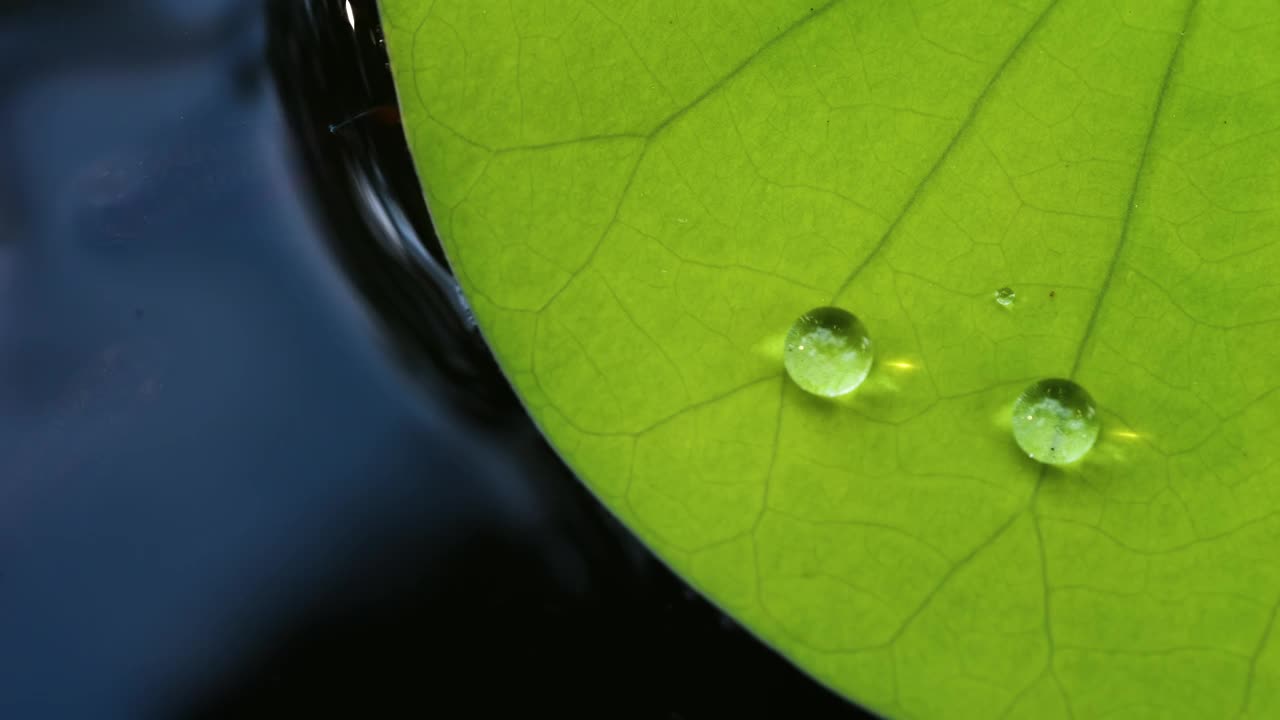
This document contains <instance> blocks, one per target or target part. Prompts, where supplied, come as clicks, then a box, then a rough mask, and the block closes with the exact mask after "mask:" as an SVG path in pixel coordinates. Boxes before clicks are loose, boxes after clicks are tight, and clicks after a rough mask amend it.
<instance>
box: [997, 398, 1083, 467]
mask: <svg viewBox="0 0 1280 720" xmlns="http://www.w3.org/2000/svg"><path fill="white" fill-rule="evenodd" d="M1100 429H1101V425H1100V423H1099V422H1098V409H1097V406H1095V405H1094V403H1093V398H1092V397H1090V395H1089V393H1088V392H1086V391H1085V389H1084V388H1082V387H1080V386H1079V385H1077V384H1076V383H1074V382H1072V381H1070V380H1064V379H1062V378H1049V379H1046V380H1041V381H1039V382H1037V383H1036V384H1034V385H1032V386H1031V387H1028V388H1027V389H1026V390H1023V391H1022V394H1021V395H1019V396H1018V400H1017V402H1015V403H1014V404H1013V438H1014V440H1016V441H1017V443H1018V447H1020V448H1022V451H1023V452H1025V453H1026V454H1027V455H1029V456H1030V457H1031V458H1032V459H1033V460H1037V461H1039V462H1042V463H1045V464H1048V465H1069V464H1071V463H1073V462H1075V461H1077V460H1079V459H1080V458H1082V457H1084V456H1085V454H1086V453H1088V452H1089V450H1090V449H1092V448H1093V444H1094V443H1095V442H1097V440H1098V431H1099V430H1100Z"/></svg>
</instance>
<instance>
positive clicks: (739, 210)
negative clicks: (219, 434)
mask: <svg viewBox="0 0 1280 720" xmlns="http://www.w3.org/2000/svg"><path fill="white" fill-rule="evenodd" d="M383 11H384V19H385V22H386V26H387V35H388V41H389V43H390V49H391V53H392V59H393V65H394V70H395V73H396V78H397V83H398V87H399V90H400V93H401V99H402V104H403V110H404V117H405V121H406V126H407V128H408V133H409V138H410V141H411V144H412V148H413V152H414V154H415V158H416V161H417V163H418V168H419V172H420V175H421V178H422V181H423V184H424V187H425V188H426V193H427V198H428V202H429V204H430V207H431V210H432V214H433V217H434V218H435V221H436V223H437V227H438V229H439V231H440V233H441V236H442V237H443V239H444V242H445V244H446V248H447V251H448V253H449V256H450V258H451V262H452V264H453V267H454V269H455V271H456V273H457V276H458V278H459V280H460V281H461V283H462V285H463V287H464V289H465V291H466V293H467V295H468V297H469V298H470V300H471V302H472V304H473V305H474V309H475V313H476V317H477V318H478V320H479V323H480V326H481V328H482V329H483V331H484V334H485V336H486V338H487V339H488V341H489V342H490V344H491V345H492V347H493V349H494V351H495V353H496V354H497V356H498V359H499V361H500V362H501V364H502V366H503V368H504V369H505V371H506V373H507V375H508V377H509V378H510V380H511V382H512V383H513V384H514V385H515V387H516V389H517V390H518V391H519V393H520V395H521V397H522V398H523V400H524V402H525V403H526V405H527V407H528V409H529V412H530V413H531V414H532V415H533V417H534V418H535V419H536V421H537V422H538V424H539V425H540V426H541V428H542V429H543V431H544V432H545V433H546V435H547V436H548V437H549V438H550V440H551V442H552V443H553V444H554V445H555V447H556V448H557V449H558V450H559V451H560V452H561V453H562V455H563V456H564V458H565V459H566V460H567V461H568V462H569V464H570V465H571V466H572V467H573V468H574V470H575V471H576V472H577V473H578V474H579V476H580V477H581V478H582V479H583V481H584V482H585V483H587V484H588V485H589V486H590V487H591V489H592V490H593V491H594V492H595V493H597V494H598V495H599V496H600V497H601V498H602V499H603V500H604V501H605V502H606V503H607V504H608V505H609V507H610V508H612V509H613V511H614V512H616V513H617V514H618V515H619V516H620V517H621V518H622V519H623V520H624V521H625V522H626V523H627V525H628V526H629V527H631V528H632V529H633V530H634V531H635V532H636V533H637V534H638V535H639V536H640V537H642V538H643V539H644V540H645V542H647V543H648V544H649V545H650V546H651V547H652V548H654V550H655V551H657V553H658V554H659V555H661V556H662V557H663V558H664V559H665V560H666V561H667V562H669V563H670V564H671V566H672V567H674V568H675V569H676V570H677V571H678V572H679V573H680V574H682V575H683V576H684V577H685V578H686V579H687V580H688V581H690V582H691V583H692V584H694V585H695V586H696V587H698V588H699V589H700V590H701V591H702V592H704V593H705V594H706V595H707V596H708V597H710V598H711V599H712V600H714V601H715V602H716V603H718V604H720V605H721V606H722V607H724V608H725V609H726V610H727V611H728V612H730V613H732V614H733V615H734V616H735V617H736V618H737V619H739V620H740V621H742V622H743V623H744V624H745V625H746V626H747V627H749V628H750V629H751V630H752V631H753V632H755V633H757V634H758V635H759V636H760V637H761V638H763V639H764V640H765V641H767V642H768V643H770V644H771V645H772V646H774V647H775V648H777V649H778V650H779V651H780V652H781V653H783V654H784V655H785V656H787V657H788V658H790V659H791V660H792V661H794V662H795V663H796V664H798V665H799V666H800V667H802V668H804V669H805V670H806V671H808V672H810V673H812V674H813V675H814V676H815V677H817V678H818V679H820V680H821V681H822V682H824V683H827V684H828V685H830V686H831V687H833V688H835V689H836V690H838V691H840V692H842V693H844V694H846V695H847V696H848V697H850V698H852V699H854V700H856V701H858V702H860V703H863V704H865V705H866V706H868V707H870V708H872V709H874V710H876V711H879V712H882V713H884V714H887V715H890V716H894V717H919V718H966V717H984V718H985V717H1009V718H1015V717H1018V718H1059V717H1061V718H1066V717H1072V716H1074V717H1081V718H1096V717H1124V718H1134V717H1161V718H1173V717H1229V716H1235V715H1237V714H1239V715H1242V716H1249V717H1260V718H1261V717H1277V716H1280V632H1273V625H1274V624H1275V623H1274V620H1275V615H1276V609H1277V607H1278V606H1280V605H1278V601H1280V488H1277V481H1280V465H1276V464H1275V463H1276V461H1277V459H1280V449H1278V445H1280V393H1278V392H1276V390H1277V388H1280V362H1277V354H1278V351H1280V281H1278V280H1277V271H1278V270H1280V243H1278V242H1277V240H1278V239H1280V212H1278V205H1280V203H1278V202H1277V201H1278V200H1280V122H1278V121H1277V118H1280V4H1277V3H1276V2H1275V0H1198V1H1196V0H1056V1H1052V0H1008V1H1004V2H1000V1H993V0H836V1H835V2H828V3H826V4H822V5H820V6H814V5H812V4H811V3H810V2H795V1H782V0H776V1H772V2H764V1H763V0H761V1H759V2H741V1H734V2H730V1H729V0H698V1H697V2H680V1H678V0H644V1H638V0H632V1H626V0H597V1H596V2H590V1H588V0H574V1H568V0H566V1H564V2H552V1H551V0H538V1H537V2H534V1H532V0H528V1H521V0H513V1H512V2H507V1H506V0H502V1H501V2H499V1H483V0H437V1H435V2H428V1H427V0H384V1H383ZM1004 286H1009V287H1011V288H1013V290H1014V291H1015V292H1016V297H1017V300H1016V302H1015V303H1014V304H1013V306H1011V307H1007V308H1006V307H1003V306H1001V305H1000V304H999V303H997V302H995V300H994V298H993V293H994V292H995V291H996V290H997V289H999V288H1001V287H1004ZM828 303H833V304H837V305H839V306H842V307H845V308H847V309H849V310H851V311H852V312H854V313H855V314H857V315H858V316H859V317H860V318H861V319H862V320H863V321H864V322H865V324H866V325H867V327H868V328H869V330H870V332H871V335H872V337H873V339H874V342H875V347H876V353H877V359H876V365H875V367H874V368H873V370H872V374H871V376H870V378H869V379H868V380H867V382H866V384H864V385H863V387H861V388H860V389H859V390H858V391H857V392H856V393H855V394H854V395H853V396H852V397H851V399H849V400H848V401H843V402H827V401H821V400H818V399H817V398H813V397H811V396H808V395H806V394H805V393H804V392H802V391H800V390H799V389H798V388H797V387H796V386H795V385H794V384H792V383H791V382H790V381H789V380H788V379H787V378H786V376H785V375H784V374H783V371H782V362H781V346H782V338H783V336H784V335H785V333H786V331H787V329H788V328H789V326H790V325H791V323H792V321H793V320H794V319H795V318H796V317H797V316H798V315H800V314H801V313H802V312H804V311H806V310H808V309H810V308H812V307H814V306H818V305H823V304H828ZM1043 377H1070V378H1073V379H1075V380H1076V381H1077V382H1079V383H1080V384H1081V385H1083V386H1084V387H1085V388H1086V389H1087V390H1088V391H1089V393H1091V394H1092V395H1093V397H1094V398H1095V399H1096V400H1097V402H1098V405H1099V409H1100V417H1101V418H1102V422H1103V430H1102V435H1101V437H1100V439H1099V442H1098V445H1097V447H1095V448H1094V450H1093V451H1092V453H1091V454H1090V455H1088V456H1087V457H1086V459H1085V461H1084V462H1083V464H1081V465H1080V466H1078V467H1075V468H1070V469H1066V470H1060V469H1046V468H1044V467H1042V466H1040V465H1037V464H1036V463H1035V462H1033V461H1032V460H1030V459H1029V458H1027V457H1026V456H1025V455H1023V454H1022V453H1020V452H1019V451H1018V449H1017V447H1016V445H1015V444H1014V442H1013V440H1012V438H1011V435H1010V428H1009V422H1008V417H1009V415H1008V414H1009V408H1010V407H1011V404H1012V402H1013V400H1014V399H1015V397H1016V396H1017V394H1018V393H1019V392H1020V391H1021V390H1022V389H1023V388H1024V387H1025V386H1026V385H1028V384H1029V383H1031V382H1033V381H1034V380H1036V379H1038V378H1043Z"/></svg>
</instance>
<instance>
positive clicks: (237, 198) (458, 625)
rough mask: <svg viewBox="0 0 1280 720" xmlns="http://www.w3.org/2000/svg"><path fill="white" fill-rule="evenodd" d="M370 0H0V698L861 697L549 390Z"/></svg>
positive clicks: (479, 706) (327, 710)
mask: <svg viewBox="0 0 1280 720" xmlns="http://www.w3.org/2000/svg"><path fill="white" fill-rule="evenodd" d="M353 5H354V7H353V12H354V15H355V17H356V24H355V27H354V28H352V27H351V26H349V25H348V24H347V20H346V15H345V12H344V9H343V7H342V3H341V2H303V1H302V0H282V1H281V2H277V3H274V4H263V3H260V2H256V1H249V0H150V1H133V2H127V1H126V2H111V3H104V2H96V1H89V0H85V1H83V2H47V1H27V0H9V1H8V2H7V3H6V2H3V0H0V110H2V112H0V718H55V717H68V718H134V717H159V718H170V717H175V718H183V717H210V718H213V717H246V716H268V715H270V716H273V717H281V716H284V717H293V716H306V715H309V716H334V715H343V716H370V715H375V716H382V715H390V714H394V715H395V716H397V717H400V716H410V717H416V716H429V715H433V714H443V715H448V716H456V714H457V713H456V711H453V710H447V709H448V708H456V707H457V706H458V705H459V704H465V707H467V708H469V709H470V711H471V712H473V713H479V712H480V711H481V710H483V709H484V708H486V707H489V706H493V705H508V704H511V703H519V704H520V705H521V706H522V707H523V709H524V710H525V711H526V712H527V713H529V714H532V713H534V712H538V713H541V712H543V711H550V712H552V713H555V714H557V715H559V716H561V717H564V716H580V715H582V714H584V713H586V712H591V713H593V714H597V715H598V716H601V717H652V718H701V717H708V718H710V717H722V716H725V715H729V714H735V713H736V714H747V715H749V716H753V717H755V716H784V715H787V716H790V715H794V714H797V713H799V714H802V715H804V716H806V717H827V716H844V717H847V716H850V715H855V714H856V712H855V711H854V710H852V709H851V708H849V707H848V706H846V705H844V704H843V703H842V702H840V701H839V700H837V699H835V698H833V697H832V696H830V695H829V694H828V693H827V692H826V691H825V690H823V689H821V688H820V687H818V686H817V685H816V684H814V683H813V682H811V681H810V680H808V679H807V678H805V677H804V676H803V675H802V674H800V673H799V672H797V671H796V670H794V669H793V668H791V667H790V666H789V665H788V664H787V663H785V662H783V661H782V660H780V659H779V658H777V657H776V656H775V655H773V654H772V653H771V652H770V651H768V650H767V649H765V648H764V647H763V646H761V645H760V644H758V643H756V642H755V641H754V640H753V639H752V638H751V637H750V636H749V635H748V634H747V633H745V632H743V631H742V630H740V629H738V628H736V627H735V626H734V625H733V624H732V623H731V622H729V621H727V620H726V619H725V618H723V617H722V616H721V615H720V614H719V613H718V612H717V611H716V610H715V609H714V608H712V607H711V606H710V605H708V604H706V603H705V602H703V601H702V600H701V599H699V598H697V597H696V596H694V595H693V594H692V593H690V592H689V591H687V590H686V589H685V588H684V587H683V586H682V585H681V584H680V583H679V582H678V581H677V580H676V579H674V578H673V577H672V576H671V575H670V574H669V573H668V572H667V571H666V570H665V569H664V568H663V567H662V566H661V564H660V563H659V562H658V561H656V560H655V559H654V558H652V557H651V556H650V555H649V554H648V552H647V551H646V550H645V549H644V548H643V547H641V546H639V545H638V544H637V543H635V542H634V541H633V540H632V539H630V537H629V536H628V535H627V534H626V532H625V531H623V530H621V529H620V528H619V527H617V525H616V524H615V523H614V522H613V520H612V519H611V517H610V516H609V515H608V514H607V513H605V512H604V511H603V510H602V509H601V508H600V507H599V506H598V505H597V504H596V503H595V501H594V500H593V499H591V498H590V496H589V495H588V494H587V493H586V492H585V491H584V490H583V489H582V488H581V487H580V486H579V485H578V483H577V481H576V480H575V479H574V478H573V477H572V475H571V474H570V473H569V472H568V471H567V470H566V469H565V468H564V467H563V466H562V464H561V463H560V461H559V460H558V459H557V458H556V456H555V454H554V453H553V452H552V451H551V450H550V449H549V448H548V447H547V446H546V444H545V443H544V441H543V440H542V438H541V437H540V436H539V435H538V433H537V432H536V430H535V429H534V428H533V426H532V425H531V423H530V422H529V421H528V419H527V418H526V417H525V415H524V413H523V411H522V410H521V409H520V406H519V404H518V402H517V401H516V400H515V398H514V397H513V396H512V394H511V392H510V390H509V389H508V388H507V386H506V384H505V382H504V381H503V380H502V377H501V375H500V373H499V372H498V371H497V369H496V368H495V366H494V365H493V363H492V360H491V359H490V358H489V356H488V354H487V351H486V350H485V349H484V346H483V344H482V342H481V341H480V339H479V337H478V335H477V334H476V333H475V331H474V329H473V328H472V327H471V326H470V324H469V320H468V316H467V313H466V310H465V306H464V304H463V303H462V302H461V300H460V299H459V297H458V296H457V295H456V293H455V292H454V290H453V289H452V287H453V286H452V282H451V280H450V279H449V277H448V274H447V271H446V270H445V266H444V265H443V264H442V258H441V257H440V255H439V249H438V246H437V244H436V243H435V241H434V239H433V238H432V236H431V234H430V233H431V230H430V224H429V219H428V218H427V215H426V211H425V208H424V207H423V206H422V204H421V200H420V197H419V193H418V189H417V187H416V184H415V181H414V178H413V174H412V168H411V166H410V164H409V158H408V155H407V151H406V150H405V148H404V142H403V138H402V134H401V129H400V127H399V124H398V116H397V113H396V111H395V109H394V94H393V91H392V89H391V86H390V78H389V75H388V74H387V72H386V68H385V66H384V64H383V63H385V58H384V57H383V56H382V54H381V52H382V51H381V45H380V41H379V38H378V31H377V26H376V17H375V15H374V9H373V4H372V2H368V1H365V0H362V1H361V2H356V3H353ZM348 120H349V122H346V123H345V124H343V122H344V121H348ZM332 125H341V126H340V127H336V128H333V129H332V130H331V127H330V126H332ZM392 711H394V712H392ZM437 711H439V712H438V713H437Z"/></svg>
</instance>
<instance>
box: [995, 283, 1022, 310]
mask: <svg viewBox="0 0 1280 720" xmlns="http://www.w3.org/2000/svg"><path fill="white" fill-rule="evenodd" d="M1017 297H1018V294H1017V293H1015V292H1014V291H1013V288H1011V287H1002V288H1000V289H999V290H997V291H996V302H997V303H999V304H1000V306H1001V307H1009V306H1010V305H1013V301H1014V300H1015V299H1017Z"/></svg>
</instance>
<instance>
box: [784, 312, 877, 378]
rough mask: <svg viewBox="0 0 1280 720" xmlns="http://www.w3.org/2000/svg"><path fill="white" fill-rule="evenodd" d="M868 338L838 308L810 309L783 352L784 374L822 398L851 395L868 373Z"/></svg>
mask: <svg viewBox="0 0 1280 720" xmlns="http://www.w3.org/2000/svg"><path fill="white" fill-rule="evenodd" d="M871 361H872V355H871V337H870V336H869V335H868V334H867V328H866V326H864V325H863V324H862V321H860V320H858V318H856V317H854V316H853V315H852V314H851V313H849V312H848V311H845V310H841V309H840V308H834V307H820V308H814V309H813V310H810V311H809V312H807V313H805V314H803V315H801V316H800V318H799V319H798V320H796V322H795V324H794V325H792V326H791V331H790V332H788V333H787V342H786V346H785V348H784V351H783V364H784V365H786V368H787V374H788V375H790V376H791V379H792V380H794V381H795V383H796V385H799V386H800V387H801V388H803V389H804V390H806V391H808V392H811V393H813V394H814V395H821V396H823V397H839V396H841V395H845V394H848V393H850V392H853V391H854V390H855V389H856V388H857V387H858V386H859V385H861V384H862V381H863V380H866V379H867V373H869V372H871Z"/></svg>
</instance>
